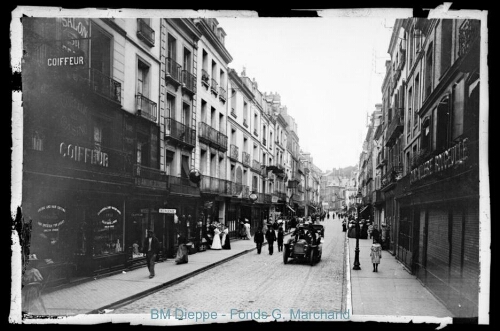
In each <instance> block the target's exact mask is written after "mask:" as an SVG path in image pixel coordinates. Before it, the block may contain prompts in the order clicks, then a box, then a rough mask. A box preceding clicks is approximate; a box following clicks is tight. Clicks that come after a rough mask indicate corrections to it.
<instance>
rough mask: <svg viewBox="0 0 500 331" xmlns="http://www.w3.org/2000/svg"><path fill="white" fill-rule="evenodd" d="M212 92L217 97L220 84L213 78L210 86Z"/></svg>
mask: <svg viewBox="0 0 500 331" xmlns="http://www.w3.org/2000/svg"><path fill="white" fill-rule="evenodd" d="M210 91H212V93H213V94H215V95H217V94H218V84H217V81H216V80H215V79H213V78H212V84H211V85H210Z"/></svg>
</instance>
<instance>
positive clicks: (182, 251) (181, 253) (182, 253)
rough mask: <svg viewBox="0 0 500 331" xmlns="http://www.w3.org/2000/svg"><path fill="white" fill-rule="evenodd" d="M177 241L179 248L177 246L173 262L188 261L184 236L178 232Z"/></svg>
mask: <svg viewBox="0 0 500 331" xmlns="http://www.w3.org/2000/svg"><path fill="white" fill-rule="evenodd" d="M177 243H178V245H179V248H177V256H176V258H175V263H177V264H182V263H188V255H189V252H188V248H187V245H186V237H184V236H183V235H182V234H180V235H179V238H178V239H177Z"/></svg>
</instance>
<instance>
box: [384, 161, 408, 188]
mask: <svg viewBox="0 0 500 331" xmlns="http://www.w3.org/2000/svg"><path fill="white" fill-rule="evenodd" d="M402 173H403V167H402V166H393V167H391V168H389V169H388V170H387V172H386V173H385V174H384V175H383V176H382V183H381V188H386V187H387V186H389V185H391V184H395V183H396V181H397V179H398V178H399V177H400V176H401V175H402Z"/></svg>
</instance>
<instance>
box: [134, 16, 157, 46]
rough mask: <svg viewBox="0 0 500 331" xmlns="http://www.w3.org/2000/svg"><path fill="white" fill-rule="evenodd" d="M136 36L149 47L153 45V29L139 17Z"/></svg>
mask: <svg viewBox="0 0 500 331" xmlns="http://www.w3.org/2000/svg"><path fill="white" fill-rule="evenodd" d="M137 37H138V38H139V39H140V40H142V41H143V42H145V43H146V44H147V45H148V46H149V47H153V46H154V45H155V31H154V30H153V29H152V28H151V27H150V26H149V24H148V23H146V21H144V20H143V19H141V18H138V19H137Z"/></svg>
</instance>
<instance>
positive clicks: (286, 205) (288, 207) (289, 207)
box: [286, 205, 295, 213]
mask: <svg viewBox="0 0 500 331" xmlns="http://www.w3.org/2000/svg"><path fill="white" fill-rule="evenodd" d="M286 206H287V207H288V209H290V210H291V211H292V212H294V213H295V210H293V208H292V207H290V206H289V205H286Z"/></svg>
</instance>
